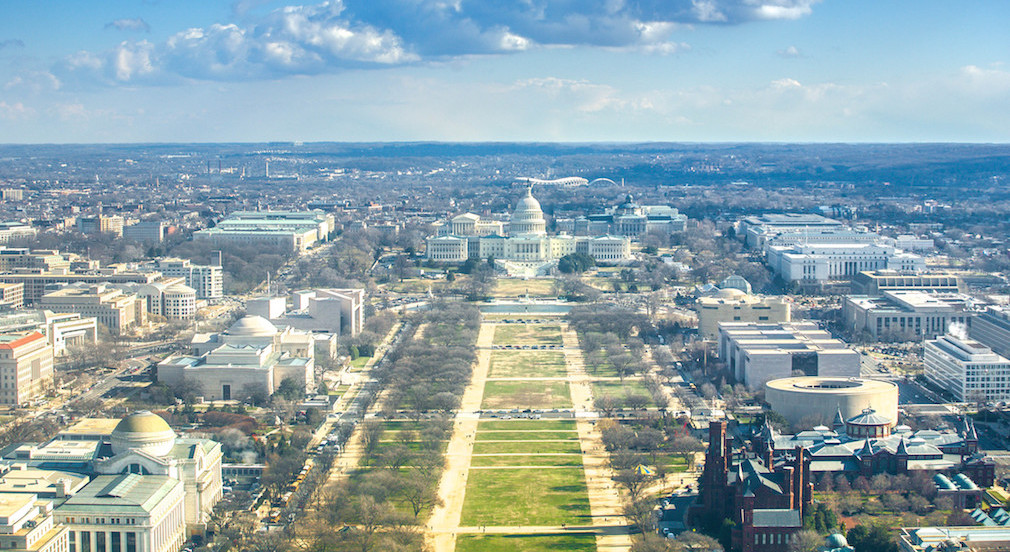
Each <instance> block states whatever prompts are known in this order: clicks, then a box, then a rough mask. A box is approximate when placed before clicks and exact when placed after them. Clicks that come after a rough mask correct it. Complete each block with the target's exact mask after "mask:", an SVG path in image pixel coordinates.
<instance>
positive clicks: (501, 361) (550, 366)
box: [488, 350, 568, 378]
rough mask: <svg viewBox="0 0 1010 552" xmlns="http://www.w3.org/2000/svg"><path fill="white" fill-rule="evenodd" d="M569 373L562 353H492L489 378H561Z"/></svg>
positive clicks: (499, 351)
mask: <svg viewBox="0 0 1010 552" xmlns="http://www.w3.org/2000/svg"><path fill="white" fill-rule="evenodd" d="M567 373H568V371H567V369H566V367H565V354H564V353H562V352H561V351H523V350H519V351H501V350H498V351H492V352H491V368H490V370H489V371H488V377H489V378H560V377H564V376H565V374H567Z"/></svg>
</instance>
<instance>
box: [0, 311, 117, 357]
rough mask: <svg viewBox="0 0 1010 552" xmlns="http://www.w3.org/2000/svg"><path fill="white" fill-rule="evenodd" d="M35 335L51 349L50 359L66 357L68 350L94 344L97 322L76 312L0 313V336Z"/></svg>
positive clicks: (96, 338)
mask: <svg viewBox="0 0 1010 552" xmlns="http://www.w3.org/2000/svg"><path fill="white" fill-rule="evenodd" d="M35 331H37V332H39V333H41V334H43V335H45V336H46V339H47V340H48V341H49V344H50V345H52V346H53V356H55V357H61V356H63V355H65V354H67V350H68V348H73V347H81V346H86V345H89V344H90V345H94V344H95V343H97V341H98V321H97V320H96V319H94V318H92V317H87V316H81V315H80V314H79V313H76V312H70V313H54V312H52V311H47V310H41V309H39V310H30V311H17V312H9V313H4V314H0V333H16V332H35Z"/></svg>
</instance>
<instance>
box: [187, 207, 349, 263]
mask: <svg viewBox="0 0 1010 552" xmlns="http://www.w3.org/2000/svg"><path fill="white" fill-rule="evenodd" d="M333 228H334V218H333V215H331V214H326V213H323V212H322V211H306V212H295V211H240V212H235V213H232V214H231V215H229V216H228V217H227V218H225V219H223V220H221V221H219V222H218V223H217V226H215V227H213V228H207V229H205V230H199V231H197V232H194V233H193V239H196V240H207V241H210V242H212V243H216V244H235V245H257V244H266V245H275V246H280V247H284V248H287V249H290V250H292V251H294V252H296V253H302V252H304V251H306V250H307V249H308V248H310V247H312V246H313V245H315V244H316V243H318V242H323V241H326V240H327V239H329V235H330V233H331V232H333Z"/></svg>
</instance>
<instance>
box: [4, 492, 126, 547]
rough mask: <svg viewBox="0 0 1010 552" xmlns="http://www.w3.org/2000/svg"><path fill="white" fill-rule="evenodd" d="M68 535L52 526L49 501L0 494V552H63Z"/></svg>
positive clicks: (53, 518)
mask: <svg viewBox="0 0 1010 552" xmlns="http://www.w3.org/2000/svg"><path fill="white" fill-rule="evenodd" d="M69 534H70V533H69V531H68V529H67V527H66V526H64V525H62V524H60V523H57V522H56V520H55V517H54V516H53V503H52V501H50V500H42V499H40V498H39V497H38V496H36V495H34V494H28V493H5V492H0V550H2V551H4V552H67V550H70V547H69ZM134 552H136V551H134Z"/></svg>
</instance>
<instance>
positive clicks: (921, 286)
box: [852, 270, 967, 297]
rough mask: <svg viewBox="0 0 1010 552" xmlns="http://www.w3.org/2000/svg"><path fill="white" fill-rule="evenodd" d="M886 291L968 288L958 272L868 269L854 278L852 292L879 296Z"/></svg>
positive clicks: (930, 290) (957, 291) (928, 290)
mask: <svg viewBox="0 0 1010 552" xmlns="http://www.w3.org/2000/svg"><path fill="white" fill-rule="evenodd" d="M885 291H923V292H930V293H964V292H965V291H967V288H966V287H965V285H964V281H962V280H961V277H960V276H957V275H956V274H902V273H900V272H898V271H896V270H868V271H862V272H860V273H859V274H856V275H855V276H854V277H853V278H852V293H853V294H854V295H868V296H870V297H877V296H880V295H881V294H883V293H884V292H885Z"/></svg>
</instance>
